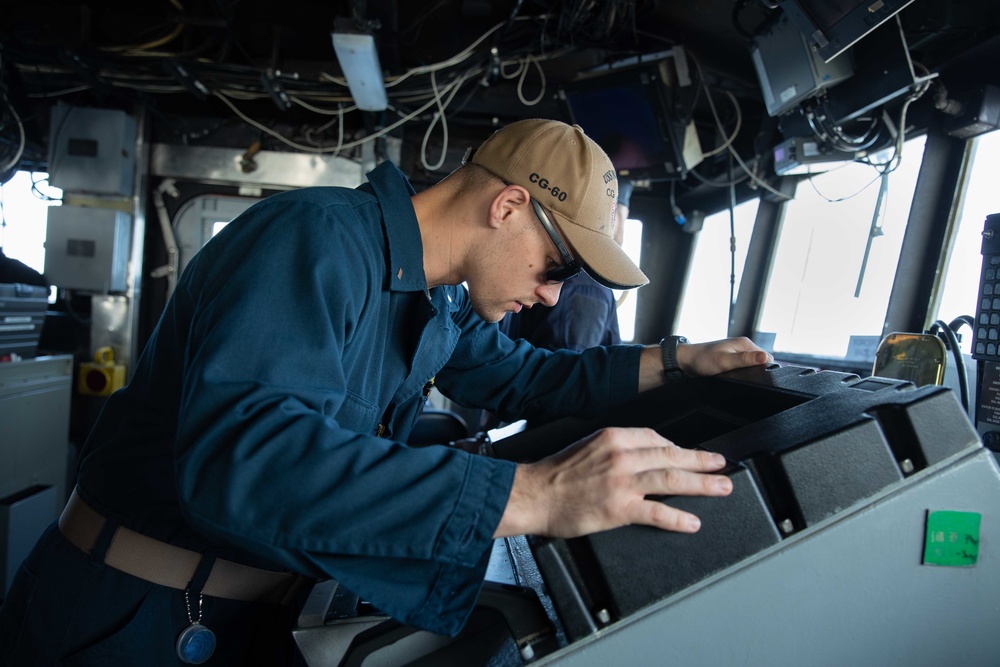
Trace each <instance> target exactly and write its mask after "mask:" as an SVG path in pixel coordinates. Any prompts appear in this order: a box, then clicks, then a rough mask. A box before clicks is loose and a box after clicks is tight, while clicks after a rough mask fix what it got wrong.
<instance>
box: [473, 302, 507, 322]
mask: <svg viewBox="0 0 1000 667" xmlns="http://www.w3.org/2000/svg"><path fill="white" fill-rule="evenodd" d="M472 310H473V311H475V313H476V315H479V317H480V318H481V319H482V320H483V321H484V322H489V323H491V324H492V323H494V322H499V321H500V320H502V319H503V318H504V316H505V315H506V314H507V313H508V312H509V311H507V310H499V309H496V308H485V307H483V306H481V305H476V304H475V303H473V304H472Z"/></svg>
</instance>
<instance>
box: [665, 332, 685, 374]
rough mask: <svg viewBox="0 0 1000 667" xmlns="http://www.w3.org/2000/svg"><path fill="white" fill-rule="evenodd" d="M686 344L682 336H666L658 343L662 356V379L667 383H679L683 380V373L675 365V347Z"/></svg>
mask: <svg viewBox="0 0 1000 667" xmlns="http://www.w3.org/2000/svg"><path fill="white" fill-rule="evenodd" d="M687 342H688V339H687V338H685V337H684V336H667V337H666V338H664V339H663V340H661V341H660V354H661V355H663V379H664V380H666V381H667V382H680V381H681V380H683V379H684V371H682V370H681V367H680V366H679V365H678V364H677V346H678V345H683V344H685V343H687Z"/></svg>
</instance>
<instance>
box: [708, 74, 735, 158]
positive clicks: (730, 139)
mask: <svg viewBox="0 0 1000 667" xmlns="http://www.w3.org/2000/svg"><path fill="white" fill-rule="evenodd" d="M722 92H724V93H725V94H726V95H727V96H728V97H729V99H730V101H732V103H733V108H734V109H735V110H736V125H735V126H734V127H733V132H732V134H730V135H729V137H728V138H727V139H726V140H725V141H724V142H723V143H722V144H720V145H719V146H716V147H715V148H713V149H712V150H710V151H708V152H707V153H702V157H712V156H713V155H718V154H719V153H721V152H722V151H725V150H728V149H729V147H730V146H732V145H733V141H734V140H735V139H736V135H737V134H739V133H740V128H742V127H743V112H742V110H741V109H740V103H739V100H737V99H736V96H735V95H733V94H732V93H731V92H729V91H728V90H724V91H722ZM705 94H706V95H708V94H709V93H708V89H707V88H706V89H705ZM723 136H725V135H723Z"/></svg>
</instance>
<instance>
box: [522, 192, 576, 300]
mask: <svg viewBox="0 0 1000 667" xmlns="http://www.w3.org/2000/svg"><path fill="white" fill-rule="evenodd" d="M531 206H532V207H533V208H534V209H535V215H536V216H538V221H539V222H540V223H542V227H543V228H544V229H545V231H546V232H547V233H548V235H549V238H550V239H552V242H553V243H555V244H556V250H558V251H559V256H560V257H562V261H563V263H562V264H560V265H559V266H554V267H552V268H551V269H549V270H548V271H546V272H545V282H547V283H548V284H549V285H557V284H559V283H561V282H565V281H567V280H569V279H570V278H572V277H573V276H575V275H576V274H578V273H580V268H581V267H580V265H579V264H577V263H576V260H575V259H573V255H572V254H570V252H569V249H568V248H567V247H566V244H565V243H564V242H563V240H562V236H560V235H559V231H558V230H557V229H556V227H555V225H553V224H552V221H551V220H549V216H548V215H546V214H545V210H544V209H543V208H542V205H541V204H539V203H538V202H537V201H535V200H534V198H532V199H531Z"/></svg>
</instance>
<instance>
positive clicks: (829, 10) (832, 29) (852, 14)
mask: <svg viewBox="0 0 1000 667" xmlns="http://www.w3.org/2000/svg"><path fill="white" fill-rule="evenodd" d="M911 2H913V0H784V1H783V2H782V3H781V7H782V9H784V10H785V13H786V14H787V15H788V18H790V19H791V20H792V22H794V23H795V24H796V25H797V26H798V28H799V30H801V31H802V34H803V35H805V36H806V39H807V40H808V41H809V43H810V45H811V46H812V47H813V48H815V49H816V53H818V54H819V55H820V57H822V58H823V60H825V61H826V62H830V61H831V60H833V59H834V58H836V57H837V56H838V55H840V54H841V53H843V51H844V50H845V49H847V48H848V47H849V46H851V45H852V44H854V43H855V42H857V41H858V40H859V39H861V38H862V37H864V36H865V35H867V34H868V33H869V32H871V31H872V30H874V29H875V28H877V27H878V26H880V25H881V24H882V23H884V22H885V21H887V20H889V19H890V18H892V17H893V16H895V15H896V14H897V13H899V11H900V10H902V9H903V8H904V7H906V6H907V5H908V4H910V3H911Z"/></svg>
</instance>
